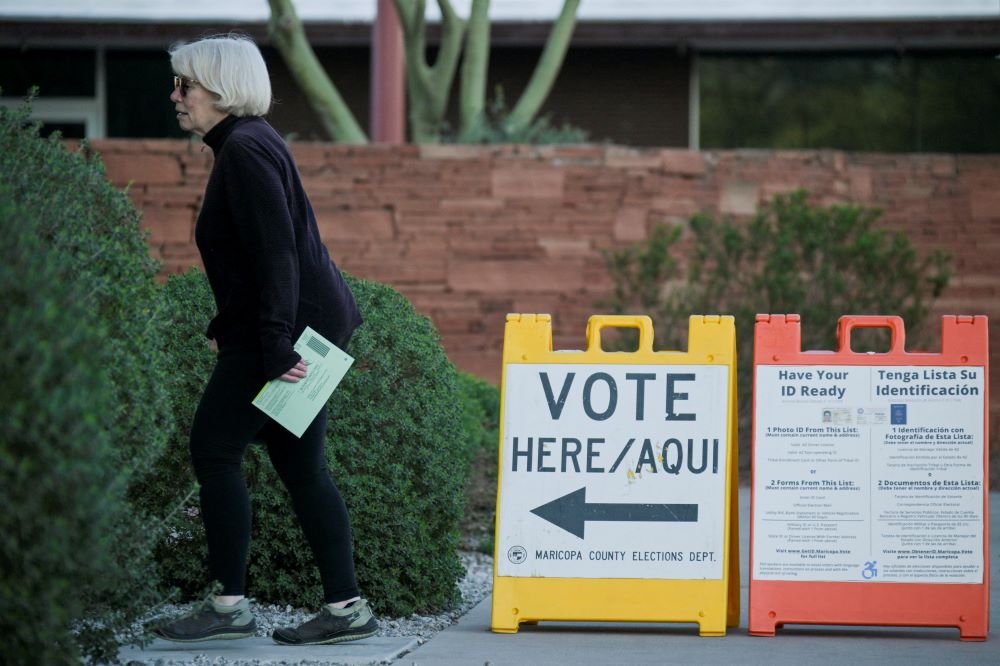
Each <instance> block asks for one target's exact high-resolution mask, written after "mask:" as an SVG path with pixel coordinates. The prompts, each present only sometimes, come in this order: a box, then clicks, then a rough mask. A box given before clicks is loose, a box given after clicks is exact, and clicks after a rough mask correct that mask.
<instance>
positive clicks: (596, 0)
mask: <svg viewBox="0 0 1000 666" xmlns="http://www.w3.org/2000/svg"><path fill="white" fill-rule="evenodd" d="M375 4H376V0H295V7H296V10H297V12H298V14H299V16H300V17H301V18H302V19H303V20H306V21H310V20H314V21H318V20H321V21H342V22H347V23H357V22H370V21H371V20H372V19H373V17H374V15H375ZM427 4H428V5H429V7H428V12H427V13H428V16H429V17H436V16H437V15H438V11H437V5H436V3H435V2H434V0H428V3H427ZM452 4H453V6H454V7H455V8H456V10H457V11H458V12H459V14H461V15H466V14H467V13H468V8H469V5H470V4H471V0H453V1H452ZM562 4H563V0H493V2H492V3H491V7H490V15H491V16H492V17H493V19H494V20H496V21H549V20H551V19H552V18H554V17H555V16H556V15H557V14H558V13H559V10H560V8H561V7H562ZM267 16H268V7H267V1H266V0H212V1H211V2H205V0H46V2H25V0H0V17H6V18H42V19H50V20H53V19H54V20H60V19H61V20H92V21H109V20H132V21H178V22H186V21H191V22H204V21H211V20H229V21H232V20H236V21H249V22H260V21H265V20H266V19H267ZM579 18H580V20H582V21H615V20H624V21H720V20H769V21H774V20H779V21H780V20H804V19H805V20H808V19H819V20H824V19H831V20H850V19H935V18H940V19H962V18H1000V0H836V1H833V0H582V2H581V3H580V10H579Z"/></svg>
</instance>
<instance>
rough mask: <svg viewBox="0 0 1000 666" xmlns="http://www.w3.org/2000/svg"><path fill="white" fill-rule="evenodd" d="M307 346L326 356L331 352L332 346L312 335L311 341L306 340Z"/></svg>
mask: <svg viewBox="0 0 1000 666" xmlns="http://www.w3.org/2000/svg"><path fill="white" fill-rule="evenodd" d="M306 347H309V349H312V350H313V351H314V352H316V353H317V354H319V355H320V356H322V357H324V358H326V355H327V354H329V353H330V346H329V345H326V344H323V342H322V341H321V340H319V339H317V338H315V337H310V338H309V341H308V342H306Z"/></svg>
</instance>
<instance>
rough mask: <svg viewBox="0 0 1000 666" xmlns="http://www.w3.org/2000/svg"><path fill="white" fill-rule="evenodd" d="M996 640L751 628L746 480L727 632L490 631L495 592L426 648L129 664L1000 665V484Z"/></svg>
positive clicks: (379, 641)
mask: <svg viewBox="0 0 1000 666" xmlns="http://www.w3.org/2000/svg"><path fill="white" fill-rule="evenodd" d="M990 516H991V520H990V523H991V525H990V527H991V529H990V563H989V564H990V581H991V585H990V592H991V597H992V599H993V603H992V604H991V612H990V627H991V631H990V640H988V641H986V642H981V643H971V642H962V641H960V640H959V638H958V630H957V629H933V628H932V629H915V628H905V627H901V628H895V627H844V626H840V627H826V626H796V627H788V628H785V629H779V630H778V635H777V636H775V637H774V638H764V637H755V636H750V635H748V634H747V630H746V626H747V592H748V587H747V586H748V583H749V580H750V577H749V575H748V567H749V553H750V551H749V538H750V490H749V488H741V489H740V583H741V585H742V587H741V590H740V609H741V612H742V617H741V621H740V626H739V627H736V628H735V629H730V630H729V632H728V634H727V635H726V636H725V637H722V638H701V637H699V636H698V628H697V626H696V625H694V624H690V625H686V624H638V623H629V624H626V623H593V622H587V623H582V622H581V623H569V622H542V623H540V624H538V625H535V626H522V628H521V629H520V631H519V632H518V633H517V634H494V633H492V632H491V631H490V603H491V598H490V597H487V598H486V599H484V600H483V601H482V602H481V603H480V604H479V605H477V606H476V607H475V608H473V609H472V611H470V612H469V613H468V614H467V615H466V616H465V617H463V618H462V620H461V621H460V622H459V623H458V624H456V625H454V626H452V627H449V628H448V629H446V630H444V631H442V632H441V633H439V634H438V635H437V636H435V637H434V638H433V639H431V640H430V641H429V642H428V643H426V644H424V645H422V646H420V647H417V639H416V638H415V637H403V638H382V637H375V638H371V639H368V640H364V641H357V642H354V643H346V644H344V645H325V646H317V647H305V648H303V647H287V646H281V645H275V644H274V643H273V642H272V641H271V640H270V639H267V638H254V639H247V640H239V641H212V642H208V643H198V644H194V645H184V644H177V643H168V642H166V641H159V640H158V641H156V642H155V643H153V645H151V646H150V647H148V648H146V649H145V650H137V649H134V648H129V649H125V650H122V652H121V654H120V658H121V660H122V662H123V663H126V664H127V663H128V662H129V661H130V660H135V661H137V662H140V663H143V664H155V663H157V661H158V660H163V661H164V662H170V661H181V660H184V661H188V662H189V663H196V662H195V659H196V657H198V655H204V657H203V658H205V657H207V658H208V659H209V661H207V662H205V663H212V661H211V660H214V659H215V658H216V657H223V658H225V659H227V660H232V661H236V660H239V661H246V662H251V663H254V664H260V665H261V666H263V665H266V664H299V663H310V664H331V665H332V664H351V665H360V664H384V663H389V662H392V663H394V664H396V665H397V666H451V665H454V666H479V665H482V664H489V665H490V666H523V665H524V664H531V665H532V666H534V665H538V666H544V665H548V664H551V665H559V666H564V665H567V664H569V665H572V666H590V665H594V666H598V665H600V666H604V665H605V664H627V665H629V666H631V665H633V664H634V665H640V664H657V665H659V664H665V663H681V664H690V663H696V664H741V665H742V664H795V665H796V666H801V665H802V664H810V665H811V664H837V665H838V666H857V665H858V664H876V663H877V664H902V663H906V664H912V663H933V664H942V663H949V662H950V663H954V664H956V665H958V664H961V665H963V666H964V665H966V664H990V665H992V666H997V665H998V664H1000V636H998V635H997V632H998V631H1000V612H998V606H1000V570H998V567H997V564H998V563H1000V493H996V492H994V493H990Z"/></svg>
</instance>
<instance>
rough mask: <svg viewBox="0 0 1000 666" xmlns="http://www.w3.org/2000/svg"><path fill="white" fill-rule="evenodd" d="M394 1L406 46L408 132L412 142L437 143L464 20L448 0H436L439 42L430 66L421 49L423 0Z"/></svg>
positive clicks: (423, 48) (422, 42)
mask: <svg viewBox="0 0 1000 666" xmlns="http://www.w3.org/2000/svg"><path fill="white" fill-rule="evenodd" d="M395 3H396V11H397V12H399V21H400V23H401V24H402V26H403V42H404V48H405V50H406V90H407V93H408V94H409V109H410V113H409V116H410V136H411V137H412V139H413V142H414V143H437V142H438V141H440V139H441V128H442V126H443V125H444V114H445V111H446V110H447V108H448V97H449V94H450V93H451V84H452V81H454V79H455V71H456V69H458V56H459V54H460V53H461V51H462V35H463V34H464V32H465V23H464V22H463V21H462V20H461V19H460V18H459V17H458V15H457V14H456V13H455V10H454V9H453V8H452V6H451V2H449V0H437V3H438V7H440V9H441V44H440V46H439V47H438V53H437V58H436V59H435V60H434V65H433V66H429V65H428V64H427V60H426V55H425V53H424V51H425V48H426V40H425V37H424V13H425V11H426V7H427V5H426V2H425V0H395Z"/></svg>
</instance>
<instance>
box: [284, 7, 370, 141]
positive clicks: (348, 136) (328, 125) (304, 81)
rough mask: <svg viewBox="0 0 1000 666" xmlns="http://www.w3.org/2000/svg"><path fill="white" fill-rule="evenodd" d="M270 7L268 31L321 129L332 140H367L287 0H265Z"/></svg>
mask: <svg viewBox="0 0 1000 666" xmlns="http://www.w3.org/2000/svg"><path fill="white" fill-rule="evenodd" d="M267 3H268V5H269V6H270V8H271V18H270V20H269V21H268V33H269V34H270V36H271V39H272V40H274V44H275V46H277V47H278V51H279V52H280V53H281V57H282V58H283V59H284V61H285V64H286V65H288V69H289V70H290V71H291V72H292V76H293V77H295V81H296V82H297V83H298V84H299V87H300V88H301V89H302V92H303V93H304V94H305V96H306V99H307V100H308V101H309V105H310V106H311V107H312V108H313V110H314V111H315V112H316V114H317V115H318V116H319V120H320V122H321V123H322V125H323V129H324V130H326V133H327V134H328V135H329V137H330V138H331V139H333V140H334V141H338V142H341V143H359V144H360V143H368V137H367V136H366V135H365V133H364V130H362V129H361V126H360V125H359V124H358V121H357V120H355V118H354V114H352V113H351V110H350V109H349V108H348V107H347V104H346V103H344V99H343V98H342V97H341V96H340V93H339V92H338V91H337V88H336V86H334V84H333V82H332V81H330V77H328V76H327V74H326V72H325V71H324V70H323V66H322V65H320V63H319V60H318V59H317V58H316V54H315V52H313V50H312V47H311V46H310V45H309V41H308V40H307V39H306V34H305V30H304V29H303V28H302V22H301V21H299V17H298V16H297V15H296V14H295V8H294V7H293V6H292V2H291V0H267Z"/></svg>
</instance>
